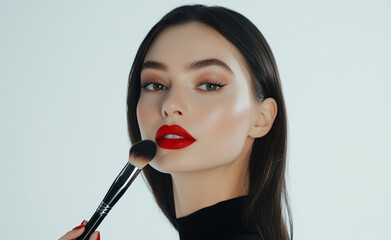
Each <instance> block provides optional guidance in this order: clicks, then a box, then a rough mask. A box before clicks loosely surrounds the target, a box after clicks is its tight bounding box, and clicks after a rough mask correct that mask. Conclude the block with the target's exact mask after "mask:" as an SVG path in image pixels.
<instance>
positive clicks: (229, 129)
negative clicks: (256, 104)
mask: <svg viewBox="0 0 391 240" xmlns="http://www.w3.org/2000/svg"><path fill="white" fill-rule="evenodd" d="M245 99H246V98H236V99H227V100H225V101H221V102H216V103H214V104H209V105H206V106H205V107H204V108H202V109H200V110H199V111H198V112H199V113H198V114H197V120H198V121H197V122H198V124H197V125H198V130H197V131H196V132H198V133H200V136H199V137H200V138H201V139H200V140H202V141H200V144H202V146H201V147H202V148H203V149H204V151H205V152H206V153H208V154H211V155H210V156H212V157H213V158H215V159H214V161H216V162H219V161H232V160H234V159H236V158H237V157H238V155H239V154H240V153H241V151H242V149H243V146H244V142H245V140H246V138H247V136H248V129H249V126H250V125H249V124H250V120H251V115H250V113H251V112H250V110H251V108H250V103H249V102H246V100H245ZM213 153H215V155H214V154H213ZM218 159H220V160H218Z"/></svg>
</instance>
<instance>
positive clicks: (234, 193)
mask: <svg viewBox="0 0 391 240" xmlns="http://www.w3.org/2000/svg"><path fill="white" fill-rule="evenodd" d="M247 141H249V142H246V144H245V147H244V148H243V151H242V153H241V154H240V155H239V157H238V158H236V159H235V160H234V161H232V162H230V163H228V164H225V165H222V166H219V167H216V168H212V169H207V170H202V171H197V172H185V173H171V176H172V184H173V193H174V202H175V212H176V217H177V218H180V217H184V216H187V215H189V214H191V213H193V212H195V211H198V210H200V209H202V208H205V207H208V206H211V205H214V204H216V203H218V202H221V201H224V200H228V199H231V198H235V197H240V196H244V195H247V194H248V161H249V153H250V151H251V147H252V142H253V140H252V141H251V139H248V140H247Z"/></svg>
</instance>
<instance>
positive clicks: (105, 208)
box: [96, 202, 111, 216]
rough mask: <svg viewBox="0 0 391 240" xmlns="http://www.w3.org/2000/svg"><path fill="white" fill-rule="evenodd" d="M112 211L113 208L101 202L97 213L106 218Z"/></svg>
mask: <svg viewBox="0 0 391 240" xmlns="http://www.w3.org/2000/svg"><path fill="white" fill-rule="evenodd" d="M110 210H111V207H110V206H109V205H108V204H106V203H105V202H101V203H100V205H99V207H98V208H97V209H96V211H97V212H98V213H99V214H100V215H102V216H106V215H107V214H108V213H109V212H110Z"/></svg>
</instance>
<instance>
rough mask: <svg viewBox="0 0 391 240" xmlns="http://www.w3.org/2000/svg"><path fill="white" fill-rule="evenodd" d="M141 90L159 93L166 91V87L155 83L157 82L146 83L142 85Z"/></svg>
mask: <svg viewBox="0 0 391 240" xmlns="http://www.w3.org/2000/svg"><path fill="white" fill-rule="evenodd" d="M142 88H145V89H147V90H149V91H153V92H156V91H160V90H166V89H167V87H166V86H164V85H163V84H161V83H157V82H147V83H144V85H143V86H142Z"/></svg>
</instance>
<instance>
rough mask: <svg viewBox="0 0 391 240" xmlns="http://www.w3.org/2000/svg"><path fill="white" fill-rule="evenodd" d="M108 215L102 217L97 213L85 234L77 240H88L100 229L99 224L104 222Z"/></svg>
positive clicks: (87, 226)
mask: <svg viewBox="0 0 391 240" xmlns="http://www.w3.org/2000/svg"><path fill="white" fill-rule="evenodd" d="M105 217H106V215H101V214H100V213H98V212H97V211H96V212H95V213H94V215H92V217H91V219H90V221H88V223H87V225H86V228H85V230H84V232H83V234H82V235H81V236H80V237H78V238H76V240H88V239H89V238H90V236H91V234H92V233H94V232H95V230H96V229H97V228H98V226H99V224H100V223H101V222H102V221H103V219H104V218H105Z"/></svg>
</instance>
